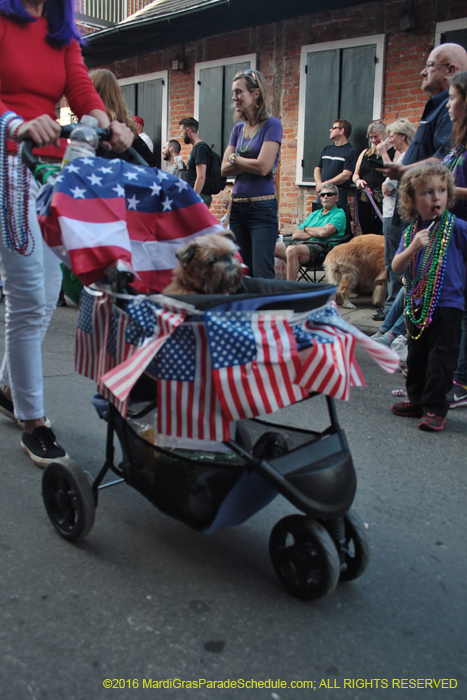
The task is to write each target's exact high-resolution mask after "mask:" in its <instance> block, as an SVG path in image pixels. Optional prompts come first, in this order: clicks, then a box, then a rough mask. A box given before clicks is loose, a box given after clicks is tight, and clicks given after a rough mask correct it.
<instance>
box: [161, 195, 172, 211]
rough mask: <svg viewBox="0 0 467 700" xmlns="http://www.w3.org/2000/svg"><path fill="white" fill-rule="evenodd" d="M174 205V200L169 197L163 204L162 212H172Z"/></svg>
mask: <svg viewBox="0 0 467 700" xmlns="http://www.w3.org/2000/svg"><path fill="white" fill-rule="evenodd" d="M172 203H173V199H169V198H168V197H166V199H165V201H164V202H162V207H163V209H162V211H172Z"/></svg>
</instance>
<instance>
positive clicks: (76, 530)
mask: <svg viewBox="0 0 467 700" xmlns="http://www.w3.org/2000/svg"><path fill="white" fill-rule="evenodd" d="M42 498H43V501H44V505H45V509H46V511H47V515H48V516H49V518H50V520H51V522H52V524H53V526H54V527H55V529H56V530H57V532H58V533H59V534H60V535H61V536H62V537H63V538H64V539H65V540H70V541H76V540H80V539H83V538H84V537H86V535H87V534H88V533H89V532H90V531H91V529H92V526H93V525H94V518H95V515H96V506H95V501H94V494H93V492H92V488H91V485H90V483H89V478H88V477H87V476H86V474H85V473H84V471H83V470H82V469H81V468H80V467H79V466H78V465H77V464H74V463H73V462H67V463H65V462H63V463H62V462H52V463H51V464H49V465H48V466H47V467H46V469H45V471H44V475H43V477H42Z"/></svg>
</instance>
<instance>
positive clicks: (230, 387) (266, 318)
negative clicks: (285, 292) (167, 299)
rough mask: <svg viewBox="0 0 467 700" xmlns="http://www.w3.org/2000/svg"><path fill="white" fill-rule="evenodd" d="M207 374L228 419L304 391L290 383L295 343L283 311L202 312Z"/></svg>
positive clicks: (285, 402) (270, 408)
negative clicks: (208, 362) (208, 355)
mask: <svg viewBox="0 0 467 700" xmlns="http://www.w3.org/2000/svg"><path fill="white" fill-rule="evenodd" d="M205 320H206V328H207V332H208V340H209V347H210V351H211V358H212V367H213V379H214V384H215V387H216V391H217V396H218V398H219V401H220V403H221V406H222V412H223V414H224V416H225V417H226V418H227V420H229V421H235V420H241V419H243V418H251V417H253V416H260V415H265V414H268V413H273V412H274V411H278V410H279V409H280V408H284V407H285V406H289V405H290V404H292V403H294V402H296V401H299V400H300V399H303V398H304V397H305V396H307V395H308V392H307V391H306V390H305V389H303V388H301V387H299V386H297V384H295V378H296V375H297V371H298V370H299V368H300V360H299V357H298V351H297V344H296V341H295V338H294V335H293V333H292V331H291V328H290V326H289V324H288V322H287V320H286V318H285V316H284V314H282V315H281V314H274V313H254V312H253V313H245V312H241V311H230V312H223V313H219V312H206V313H205Z"/></svg>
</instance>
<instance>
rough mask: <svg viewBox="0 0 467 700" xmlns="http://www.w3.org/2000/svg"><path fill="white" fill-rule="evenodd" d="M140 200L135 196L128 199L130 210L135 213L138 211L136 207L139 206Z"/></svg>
mask: <svg viewBox="0 0 467 700" xmlns="http://www.w3.org/2000/svg"><path fill="white" fill-rule="evenodd" d="M139 202H140V200H139V199H136V195H135V194H134V195H133V197H132V198H131V199H127V203H128V209H133V211H137V209H136V207H137V205H138V204H139Z"/></svg>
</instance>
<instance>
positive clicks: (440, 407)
mask: <svg viewBox="0 0 467 700" xmlns="http://www.w3.org/2000/svg"><path fill="white" fill-rule="evenodd" d="M461 322H462V310H461V309H453V308H450V307H447V306H441V307H438V308H437V309H435V312H434V314H433V320H432V322H431V323H430V325H429V326H428V328H425V330H424V331H423V333H422V335H421V336H420V338H419V339H418V340H413V339H412V338H411V337H410V335H408V336H407V338H408V340H407V347H408V355H407V383H406V386H407V396H408V397H409V400H410V401H411V403H413V404H414V406H420V407H421V408H422V409H423V412H424V413H434V414H435V415H437V416H443V417H444V416H446V414H447V412H448V408H449V403H448V402H447V401H446V394H447V393H448V391H449V390H450V389H451V386H452V378H453V375H454V370H455V369H456V363H457V357H458V354H459V343H460V337H461ZM409 330H410V334H411V335H416V334H417V333H418V331H417V328H416V326H413V325H412V324H411V323H410V321H409Z"/></svg>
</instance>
